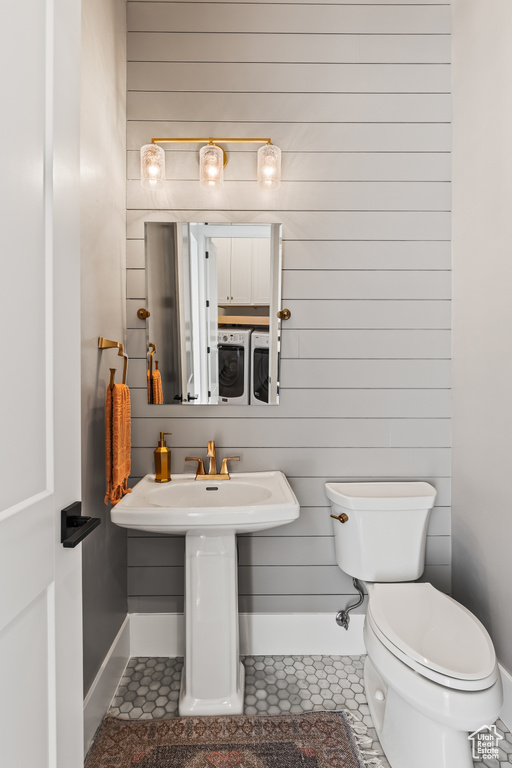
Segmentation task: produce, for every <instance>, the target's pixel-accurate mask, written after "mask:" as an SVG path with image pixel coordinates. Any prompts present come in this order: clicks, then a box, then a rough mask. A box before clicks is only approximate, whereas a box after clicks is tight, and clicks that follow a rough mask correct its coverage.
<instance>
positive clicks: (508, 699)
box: [500, 664, 512, 731]
mask: <svg viewBox="0 0 512 768" xmlns="http://www.w3.org/2000/svg"><path fill="white" fill-rule="evenodd" d="M500 672H501V679H502V681H503V708H502V710H501V714H500V720H503V722H504V723H505V725H506V726H507V728H508V730H509V731H512V676H511V675H509V673H508V672H507V671H506V670H505V669H503V667H502V666H501V664H500Z"/></svg>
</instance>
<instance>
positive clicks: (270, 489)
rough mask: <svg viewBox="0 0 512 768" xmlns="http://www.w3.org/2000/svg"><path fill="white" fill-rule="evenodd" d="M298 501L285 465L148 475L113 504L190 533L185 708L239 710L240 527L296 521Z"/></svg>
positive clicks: (140, 518)
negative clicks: (161, 480)
mask: <svg viewBox="0 0 512 768" xmlns="http://www.w3.org/2000/svg"><path fill="white" fill-rule="evenodd" d="M299 509H300V508H299V503H298V501H297V499H296V497H295V494H294V493H293V491H292V489H291V488H290V485H289V483H288V481H287V479H286V477H285V476H284V475H283V473H282V472H276V471H274V472H240V473H232V474H231V479H230V480H223V481H221V482H218V481H215V480H213V481H211V482H209V481H208V480H201V481H197V480H195V478H194V476H191V475H173V477H172V480H171V482H170V483H165V484H162V485H161V484H155V476H154V475H146V477H144V478H143V479H142V480H141V481H140V482H139V483H137V485H136V486H135V487H134V488H133V490H132V493H130V494H127V495H126V496H124V497H123V499H122V500H121V501H120V502H119V504H117V505H116V506H115V507H113V508H112V510H111V513H110V514H111V518H112V521H113V522H114V523H115V524H116V525H120V526H121V527H123V528H135V529H137V530H141V531H152V532H154V533H168V534H185V666H184V669H183V675H182V683H181V692H180V700H179V713H180V715H221V714H241V713H242V712H243V698H244V670H243V665H242V664H241V662H240V658H239V656H240V653H239V638H238V580H237V557H236V534H237V533H241V532H244V531H247V532H249V531H260V530H264V529H266V528H274V527H275V526H278V525H285V524H286V523H291V522H292V521H293V520H295V519H296V518H297V517H298V516H299Z"/></svg>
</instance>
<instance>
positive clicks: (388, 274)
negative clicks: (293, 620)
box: [127, 0, 451, 612]
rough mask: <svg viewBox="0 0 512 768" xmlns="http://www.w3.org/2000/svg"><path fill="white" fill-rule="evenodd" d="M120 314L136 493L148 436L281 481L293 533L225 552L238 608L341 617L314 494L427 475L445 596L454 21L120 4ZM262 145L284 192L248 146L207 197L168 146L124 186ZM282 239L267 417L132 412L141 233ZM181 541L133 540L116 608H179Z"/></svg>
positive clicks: (357, 4)
mask: <svg viewBox="0 0 512 768" xmlns="http://www.w3.org/2000/svg"><path fill="white" fill-rule="evenodd" d="M128 30H129V31H128V127H127V146H128V157H127V163H128V192H127V200H128V202H127V208H128V226H127V238H128V240H127V264H128V270H127V294H128V301H127V318H128V352H129V354H130V360H131V362H130V368H129V384H130V386H131V388H132V415H133V435H132V443H133V452H132V475H133V480H134V481H135V480H136V479H137V478H139V477H141V476H143V475H144V474H146V473H147V472H152V471H153V450H154V447H155V445H156V441H157V438H158V432H159V431H160V430H166V431H170V432H173V435H172V437H171V438H170V439H169V443H170V446H171V448H172V469H173V471H174V472H183V471H191V470H190V465H186V464H185V461H184V459H185V456H186V455H190V454H191V455H202V454H204V453H205V448H206V442H207V441H208V440H211V439H214V440H215V441H216V444H217V446H218V453H219V455H220V456H221V457H222V455H226V454H228V455H233V454H234V455H237V454H240V456H241V462H240V465H239V467H237V468H239V469H240V470H241V471H250V470H258V469H274V468H276V469H282V470H283V471H284V472H285V473H286V475H287V476H288V477H289V479H290V482H291V484H292V487H293V488H294V491H295V493H296V494H297V497H298V499H299V501H300V503H301V517H300V519H299V520H298V521H297V522H295V523H293V524H292V525H289V526H283V527H282V528H277V529H273V530H271V531H262V532H260V533H258V534H253V535H246V536H241V537H239V557H240V568H239V579H240V608H241V610H244V611H255V612H322V611H333V612H334V611H337V610H339V608H341V607H343V606H344V605H345V603H346V601H347V599H348V597H347V596H348V595H351V594H353V588H352V585H351V580H350V579H349V578H348V577H347V576H346V575H345V574H343V573H342V572H341V571H340V569H339V568H338V567H337V566H336V560H335V555H334V544H333V528H332V521H331V518H330V517H329V511H330V510H329V506H328V502H327V499H326V496H325V493H324V483H325V481H333V480H364V479H371V480H373V479H382V480H387V479H402V478H404V479H424V480H427V481H429V482H431V483H432V484H433V485H435V487H436V488H437V490H438V497H437V500H436V507H435V509H434V511H433V513H432V516H431V521H430V527H429V536H428V544H427V568H426V571H425V576H424V578H425V579H428V580H431V581H432V582H433V583H435V584H436V585H437V586H439V587H440V588H441V589H444V590H446V591H448V590H449V588H450V422H449V418H450V296H451V286H450V132H451V131H450V8H449V2H442V0H419V1H418V2H414V0H392V2H391V0H371V2H369V0H368V2H365V1H364V0H359V1H358V0H346V1H339V2H335V3H329V4H324V3H319V2H314V1H312V0H309V1H308V0H295V1H294V2H292V3H272V4H270V5H269V4H268V3H260V2H258V1H256V2H254V1H253V0H250V1H249V0H224V1H223V2H216V1H215V0H206V1H203V2H193V1H191V0H189V1H188V2H186V3H183V2H166V1H164V2H162V1H160V2H152V0H128ZM195 135H199V136H210V135H212V136H215V135H217V136H219V135H223V136H229V135H232V136H240V137H243V136H271V137H272V140H273V141H274V143H275V144H277V145H278V146H280V147H281V149H282V152H283V183H282V186H281V188H280V190H279V191H278V192H277V193H274V194H273V195H262V194H261V193H260V192H259V191H258V189H257V187H256V183H255V172H256V159H255V147H252V146H248V145H239V146H237V145H232V146H228V147H227V149H228V152H229V163H228V165H227V168H226V172H225V178H226V181H225V184H224V188H223V190H222V192H220V193H218V194H216V195H215V196H210V195H208V194H207V193H205V192H203V191H202V190H201V189H200V188H199V185H198V183H197V152H196V150H195V148H194V147H191V146H190V145H183V146H175V147H173V148H172V149H167V150H166V160H167V181H166V185H165V189H164V190H163V191H162V192H159V193H150V192H147V191H145V190H143V189H142V188H141V187H140V184H139V148H140V146H141V145H142V144H145V143H147V142H148V141H150V139H151V138H152V137H153V136H169V137H172V136H195ZM146 221H235V222H246V221H259V222H281V223H282V224H283V306H287V307H289V308H290V309H291V312H292V316H291V319H290V320H289V321H288V322H287V323H286V325H285V327H284V331H283V344H282V368H281V384H282V388H281V404H280V405H279V406H278V407H269V408H267V409H261V408H256V409H254V408H253V409H251V408H247V407H238V408H235V407H233V408H220V407H219V408H211V407H210V408H208V407H205V406H199V407H191V408H185V407H178V406H161V407H156V406H148V405H147V403H146V402H145V361H144V356H145V332H144V322H143V321H140V320H138V319H137V316H136V311H137V309H138V308H139V307H140V306H142V305H143V304H144V301H145V275H144V240H143V237H144V222H146ZM183 547H184V543H183V539H180V538H172V537H154V536H150V535H146V534H141V533H137V532H135V531H131V532H130V534H129V549H128V562H129V568H128V584H129V594H130V610H132V611H157V612H158V611H171V612H174V611H181V610H183Z"/></svg>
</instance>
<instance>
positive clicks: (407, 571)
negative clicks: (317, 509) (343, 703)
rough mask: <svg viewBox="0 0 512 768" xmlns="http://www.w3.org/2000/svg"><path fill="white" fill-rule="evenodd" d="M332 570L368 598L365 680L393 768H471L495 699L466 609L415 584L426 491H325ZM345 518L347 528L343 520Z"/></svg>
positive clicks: (375, 486) (492, 670)
mask: <svg viewBox="0 0 512 768" xmlns="http://www.w3.org/2000/svg"><path fill="white" fill-rule="evenodd" d="M325 487H326V493H327V496H328V498H329V500H330V501H331V505H332V509H333V515H336V516H339V517H340V518H341V520H339V521H338V520H334V521H333V522H334V534H335V545H336V560H337V563H338V565H339V567H340V568H341V569H342V570H343V571H344V572H345V573H347V574H348V575H350V576H352V577H353V578H356V579H361V580H362V581H363V582H364V583H365V586H366V589H367V591H368V598H369V599H368V609H367V614H366V620H365V625H364V641H365V645H366V651H367V654H368V655H367V658H366V662H365V669H364V679H365V686H366V695H367V697H368V705H369V708H370V714H371V716H372V719H373V722H374V725H375V728H376V731H377V734H378V737H379V740H380V742H381V745H382V748H383V750H384V752H385V754H386V757H387V759H388V761H389V763H390V765H391V766H392V768H472V766H473V760H472V757H471V743H470V742H469V741H468V734H469V733H470V732H472V731H475V730H477V729H478V728H480V727H481V726H484V725H490V724H492V723H493V722H494V721H495V720H496V718H497V717H498V715H499V713H500V709H501V706H502V702H503V692H502V684H501V677H500V672H499V669H498V664H497V661H496V654H495V652H494V647H493V644H492V641H491V638H490V637H489V635H488V633H487V631H486V629H485V628H484V626H483V625H482V624H481V623H480V621H478V619H477V618H476V617H475V616H473V614H472V613H470V612H469V611H468V610H467V609H466V608H464V607H463V606H462V605H460V604H459V603H457V602H455V600H452V599H451V598H450V597H448V596H447V595H445V594H443V593H442V592H439V591H438V590H437V589H435V588H434V587H433V586H432V585H431V584H427V583H404V582H413V580H414V579H417V578H419V577H420V576H421V574H422V573H423V570H424V562H425V541H426V532H427V523H428V518H429V514H430V510H431V508H432V507H433V505H434V500H435V496H436V490H435V488H433V487H432V486H431V485H429V484H428V483H422V482H404V483H378V482H376V483H326V486H325ZM345 518H346V519H345Z"/></svg>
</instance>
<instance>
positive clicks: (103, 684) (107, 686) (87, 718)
mask: <svg viewBox="0 0 512 768" xmlns="http://www.w3.org/2000/svg"><path fill="white" fill-rule="evenodd" d="M130 656H131V652H130V616H129V615H128V616H126V618H125V620H124V621H123V623H122V625H121V629H120V630H119V632H118V633H117V635H116V638H115V640H114V642H113V643H112V645H111V647H110V650H109V652H108V653H107V655H106V656H105V658H104V660H103V664H102V665H101V667H100V669H99V671H98V674H97V675H96V677H95V678H94V681H93V683H92V685H91V687H90V688H89V690H88V692H87V695H86V697H85V699H84V754H87V750H88V749H89V747H90V744H91V741H92V740H93V738H94V734H95V733H96V731H97V729H98V727H99V726H100V724H101V721H102V720H103V718H104V717H105V714H106V712H107V710H108V708H109V705H110V702H111V701H112V698H113V696H114V693H115V692H116V689H117V686H118V685H119V681H120V679H121V677H122V676H123V672H124V670H125V668H126V665H127V663H128V659H129V658H130Z"/></svg>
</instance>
